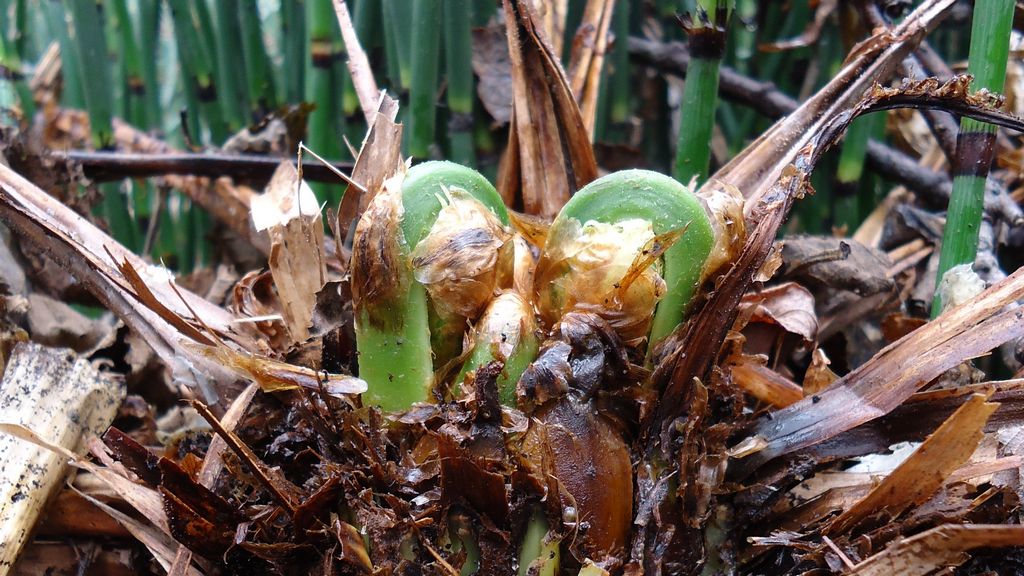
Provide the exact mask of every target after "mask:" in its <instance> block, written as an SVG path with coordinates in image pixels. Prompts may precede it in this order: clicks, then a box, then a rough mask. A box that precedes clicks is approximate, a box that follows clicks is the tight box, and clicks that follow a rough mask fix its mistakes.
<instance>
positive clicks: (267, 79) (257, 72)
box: [238, 0, 277, 121]
mask: <svg viewBox="0 0 1024 576" xmlns="http://www.w3.org/2000/svg"><path fill="white" fill-rule="evenodd" d="M238 7H239V10H240V12H239V15H240V16H241V20H242V52H243V53H244V54H245V76H246V79H247V80H248V81H249V97H250V99H251V107H252V109H251V110H250V115H251V116H252V118H253V120H254V121H255V120H257V119H260V118H263V117H264V116H265V115H266V114H267V113H269V112H271V111H272V110H273V109H274V108H276V107H277V92H276V88H275V85H274V74H273V70H272V69H271V66H270V57H269V56H267V47H266V46H265V45H264V44H263V25H262V23H261V21H260V11H259V5H258V4H257V2H256V0H239V5H238Z"/></svg>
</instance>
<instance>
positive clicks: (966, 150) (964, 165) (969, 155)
mask: <svg viewBox="0 0 1024 576" xmlns="http://www.w3.org/2000/svg"><path fill="white" fill-rule="evenodd" d="M1013 9H1014V2H1013V0H978V1H977V2H976V3H975V5H974V21H973V22H972V24H971V52H970V59H969V62H968V66H967V71H968V73H970V74H972V75H974V81H973V82H972V83H971V88H972V89H974V90H981V89H986V90H989V91H992V92H1002V91H1003V84H1004V83H1005V82H1006V61H1007V58H1008V56H1009V43H1010V28H1011V24H1012V21H1013ZM995 139H996V127H995V126H992V125H990V124H985V123H982V122H979V121H977V120H972V119H970V118H964V119H962V120H961V121H960V135H959V137H958V138H957V143H956V144H957V145H956V148H957V150H956V166H955V167H954V174H955V177H954V178H953V194H952V196H951V197H950V199H949V211H948V212H947V215H946V229H945V231H944V232H943V235H942V252H941V253H940V255H939V270H938V274H937V276H936V280H935V285H936V287H938V285H939V284H940V282H941V281H942V277H943V276H944V275H945V273H946V272H947V271H949V269H950V268H953V267H954V266H958V265H960V264H974V258H975V257H976V256H977V254H978V234H979V232H980V228H981V215H982V211H983V209H984V204H985V180H986V178H987V177H988V172H989V168H990V167H991V165H992V160H993V158H994V156H995ZM940 312H942V302H940V298H939V296H938V294H937V293H936V296H935V299H934V300H933V301H932V317H933V318H934V317H936V316H938V315H939V313H940Z"/></svg>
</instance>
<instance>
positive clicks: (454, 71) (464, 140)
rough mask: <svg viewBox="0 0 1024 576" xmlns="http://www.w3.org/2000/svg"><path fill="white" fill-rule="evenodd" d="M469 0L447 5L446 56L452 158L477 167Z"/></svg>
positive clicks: (453, 0) (447, 2)
mask: <svg viewBox="0 0 1024 576" xmlns="http://www.w3.org/2000/svg"><path fill="white" fill-rule="evenodd" d="M471 17H472V15H471V14H470V8H469V0H445V2H444V40H445V45H444V53H445V60H446V67H447V69H448V72H447V76H448V92H447V93H448V146H449V157H450V158H451V159H452V160H453V161H455V162H458V163H459V164H462V165H464V166H474V165H475V164H476V153H475V150H474V145H473V67H472V63H471V62H472V55H473V37H472V30H471V22H470V19H471Z"/></svg>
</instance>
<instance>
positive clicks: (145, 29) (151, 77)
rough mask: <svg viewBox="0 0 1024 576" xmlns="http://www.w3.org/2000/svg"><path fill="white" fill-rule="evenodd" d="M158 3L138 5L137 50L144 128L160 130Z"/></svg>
mask: <svg viewBox="0 0 1024 576" xmlns="http://www.w3.org/2000/svg"><path fill="white" fill-rule="evenodd" d="M161 5H162V3H160V2H141V3H140V4H139V22H138V26H137V29H138V30H139V49H140V52H141V54H140V59H141V62H142V81H143V83H144V84H145V87H146V122H145V124H144V126H145V127H146V128H157V129H160V128H162V126H163V118H161V115H160V86H159V84H158V81H157V78H158V75H157V59H158V57H159V48H160V7H161Z"/></svg>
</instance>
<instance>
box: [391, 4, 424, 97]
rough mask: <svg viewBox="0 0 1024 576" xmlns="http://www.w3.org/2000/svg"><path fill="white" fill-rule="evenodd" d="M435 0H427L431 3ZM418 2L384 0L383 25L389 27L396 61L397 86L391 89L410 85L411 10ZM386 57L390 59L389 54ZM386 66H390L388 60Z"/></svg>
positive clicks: (412, 18)
mask: <svg viewBox="0 0 1024 576" xmlns="http://www.w3.org/2000/svg"><path fill="white" fill-rule="evenodd" d="M436 1H437V0H428V2H431V3H432V4H433V3H436ZM418 4H419V2H418V1H417V2H413V0H384V26H386V27H389V28H390V30H389V31H390V33H391V40H390V41H391V42H393V45H394V54H395V62H397V63H398V86H394V87H393V89H395V88H397V89H399V90H404V89H407V88H409V87H410V86H412V58H413V54H412V52H413V49H412V48H413V40H412V35H413V21H414V20H415V16H414V12H413V11H414V10H416V8H415V6H416V5H418ZM416 50H417V51H419V50H422V47H421V46H416ZM388 59H389V60H391V56H390V55H389V56H388ZM388 66H389V67H390V66H391V63H390V62H389V63H388Z"/></svg>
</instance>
